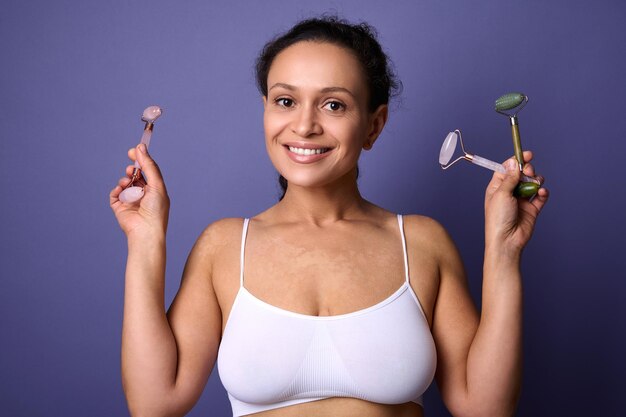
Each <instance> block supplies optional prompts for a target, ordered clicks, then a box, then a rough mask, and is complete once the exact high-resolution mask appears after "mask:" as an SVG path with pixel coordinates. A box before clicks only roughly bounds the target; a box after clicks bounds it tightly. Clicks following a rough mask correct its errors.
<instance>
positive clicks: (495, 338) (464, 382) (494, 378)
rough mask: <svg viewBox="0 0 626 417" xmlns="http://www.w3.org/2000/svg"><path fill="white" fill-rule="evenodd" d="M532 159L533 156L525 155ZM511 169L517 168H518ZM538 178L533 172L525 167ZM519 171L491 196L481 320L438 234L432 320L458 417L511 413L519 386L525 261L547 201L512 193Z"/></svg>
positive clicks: (497, 181) (543, 194) (443, 377)
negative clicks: (523, 257)
mask: <svg viewBox="0 0 626 417" xmlns="http://www.w3.org/2000/svg"><path fill="white" fill-rule="evenodd" d="M525 157H526V160H527V161H530V159H531V158H532V155H531V154H530V153H529V152H527V153H525ZM512 166H513V165H512ZM525 173H526V174H527V175H534V172H533V171H532V166H530V165H527V167H526V168H525ZM518 179H519V172H518V171H517V170H515V169H514V168H513V169H511V170H510V171H508V172H507V174H506V175H503V174H496V175H494V177H493V179H492V181H491V182H490V184H489V186H488V189H487V192H486V198H485V216H486V240H485V242H486V245H485V260H484V267H483V293H482V310H481V313H480V317H479V316H478V315H477V313H476V310H475V307H474V306H473V303H472V301H471V297H470V295H469V291H468V289H467V283H466V279H465V275H464V272H463V268H462V265H461V261H460V257H459V255H458V253H457V251H456V249H455V247H454V244H453V243H452V241H451V240H450V239H449V237H448V236H447V234H445V232H444V231H443V230H441V231H439V239H437V241H438V244H437V245H438V248H437V251H438V253H439V254H440V256H439V257H440V262H439V265H440V286H439V293H438V296H437V302H436V305H435V309H434V317H433V335H434V337H435V342H436V345H437V352H438V356H439V364H438V370H437V379H438V383H439V385H440V390H441V393H442V396H443V399H444V401H445V403H446V405H447V406H448V408H449V410H450V411H451V412H452V414H453V415H455V416H509V415H513V414H514V412H515V408H516V405H517V399H518V396H519V392H520V385H521V373H522V372H521V368H522V367H521V363H522V279H521V274H520V268H519V266H520V257H521V252H522V249H523V247H524V245H525V244H526V243H527V242H528V240H529V239H530V236H531V234H532V230H533V228H534V224H535V220H536V218H537V215H538V214H539V212H540V211H541V209H542V207H543V205H544V204H545V202H546V201H547V197H548V193H547V191H546V190H545V189H541V190H540V192H539V194H538V196H537V197H536V198H535V199H534V200H533V201H532V202H529V201H527V200H519V199H517V198H515V197H513V195H512V192H513V189H514V188H515V186H516V185H517V182H518Z"/></svg>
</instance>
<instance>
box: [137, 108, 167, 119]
mask: <svg viewBox="0 0 626 417" xmlns="http://www.w3.org/2000/svg"><path fill="white" fill-rule="evenodd" d="M161 113H163V112H162V111H161V108H160V107H159V106H150V107H146V109H145V110H144V111H143V115H142V116H141V120H143V121H144V122H148V123H154V121H155V120H156V119H158V118H159V117H160V116H161Z"/></svg>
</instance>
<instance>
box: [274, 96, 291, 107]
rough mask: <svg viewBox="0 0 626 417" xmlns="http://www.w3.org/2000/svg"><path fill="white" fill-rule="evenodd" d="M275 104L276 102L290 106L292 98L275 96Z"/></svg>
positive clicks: (283, 105) (282, 105)
mask: <svg viewBox="0 0 626 417" xmlns="http://www.w3.org/2000/svg"><path fill="white" fill-rule="evenodd" d="M276 104H278V105H279V106H281V107H287V108H288V107H292V106H293V100H292V99H290V98H284V97H282V98H277V99H276Z"/></svg>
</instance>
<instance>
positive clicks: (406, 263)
mask: <svg viewBox="0 0 626 417" xmlns="http://www.w3.org/2000/svg"><path fill="white" fill-rule="evenodd" d="M397 216H398V226H399V227H400V236H402V252H403V254H404V279H405V281H406V282H407V283H409V282H410V280H409V257H408V255H407V250H406V238H405V237H404V221H403V219H402V215H401V214H398V215H397Z"/></svg>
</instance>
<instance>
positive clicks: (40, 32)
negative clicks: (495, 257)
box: [0, 0, 626, 417]
mask: <svg viewBox="0 0 626 417" xmlns="http://www.w3.org/2000/svg"><path fill="white" fill-rule="evenodd" d="M325 12H330V13H337V14H338V15H339V16H341V17H345V18H347V19H348V20H350V21H353V22H357V21H361V20H365V21H368V22H370V23H371V24H372V25H374V26H375V27H376V28H377V30H378V32H379V35H380V40H381V42H382V44H383V45H384V47H385V49H386V51H387V52H388V54H389V55H390V57H391V58H392V60H393V62H394V65H395V69H396V71H397V73H398V74H399V76H400V78H401V80H402V81H403V84H404V91H403V92H402V95H401V96H400V97H399V98H398V99H397V100H396V101H394V103H393V104H392V112H391V114H390V119H389V123H388V125H387V127H386V128H385V130H384V132H383V134H382V136H381V138H380V139H379V141H378V142H377V143H376V146H374V149H373V150H372V151H370V152H367V153H365V154H364V156H363V158H362V160H361V178H360V185H361V189H362V192H363V195H364V196H365V197H366V198H367V199H369V200H371V201H373V202H376V203H377V204H379V205H381V206H383V207H386V208H388V209H389V210H392V211H395V212H399V213H405V214H409V213H419V214H424V215H428V216H431V217H434V218H435V219H437V220H438V221H439V222H441V223H442V224H443V225H444V226H445V227H446V228H447V229H448V231H449V232H450V234H451V235H452V237H453V239H454V240H455V241H456V243H457V245H458V246H459V249H460V251H461V254H462V256H463V259H464V262H465V265H466V269H467V274H468V279H469V282H470V286H471V290H472V294H473V296H474V297H475V299H476V300H477V301H478V300H479V297H480V285H481V279H482V277H481V267H482V255H483V243H484V237H483V225H484V220H483V195H484V188H485V185H486V184H487V182H488V181H489V178H490V173H489V172H488V171H486V170H484V169H482V168H479V167H476V166H473V165H471V164H468V163H465V162H461V163H460V164H459V165H458V166H455V167H453V168H451V169H450V170H449V171H442V170H441V168H440V167H439V165H438V162H437V157H438V154H439V147H440V145H441V142H442V140H443V138H444V137H445V136H446V134H447V133H448V132H449V131H451V130H454V129H456V128H460V129H461V130H462V131H463V137H464V139H465V143H466V146H467V148H468V150H469V151H471V152H474V153H476V154H478V155H481V156H485V157H487V158H490V159H493V160H497V161H502V160H504V159H506V158H507V157H509V156H510V155H512V153H513V147H512V145H511V135H510V128H509V123H508V120H507V119H506V118H505V117H504V116H501V115H498V114H496V113H495V112H494V110H493V107H494V100H495V99H496V98H497V97H499V96H500V95H502V94H504V93H507V92H510V91H521V92H524V93H526V94H527V95H528V96H529V97H530V102H529V104H528V105H527V106H526V108H525V109H524V110H523V111H522V112H521V113H520V115H519V120H520V131H521V136H522V143H523V146H524V148H526V149H532V150H533V151H534V152H535V155H536V159H535V165H536V167H537V171H538V172H539V173H541V174H543V175H544V176H545V177H546V178H547V183H546V186H547V187H548V188H549V189H550V190H551V192H552V198H551V201H550V203H549V204H548V206H547V207H546V209H545V211H544V212H543V213H542V215H541V218H540V219H539V223H538V226H537V229H536V231H535V236H534V237H533V240H532V241H531V242H530V245H529V246H528V248H527V249H526V251H525V253H524V258H523V272H524V285H525V295H524V296H525V301H524V303H525V312H524V331H525V338H524V349H525V356H524V385H523V392H522V397H521V401H520V407H519V415H520V416H560V415H568V416H587V415H597V416H615V415H618V414H619V413H620V412H621V411H623V407H622V404H621V403H618V400H619V397H620V396H622V395H623V394H624V392H626V385H625V382H624V381H625V379H624V377H623V376H624V374H625V373H626V367H625V360H624V352H625V351H626V343H625V340H626V336H625V329H626V325H625V324H626V323H625V321H626V320H625V308H624V304H625V301H626V300H625V298H626V297H625V296H626V282H625V281H626V261H625V259H626V254H625V253H624V252H625V251H626V240H625V237H624V233H625V232H626V228H625V221H624V214H625V213H626V211H625V208H624V206H625V203H626V198H625V197H624V193H625V190H626V187H625V185H626V184H625V182H626V181H625V179H624V178H625V177H624V174H623V172H624V171H623V169H624V168H623V159H624V155H625V154H626V146H625V144H624V141H625V140H626V137H625V134H624V121H625V120H626V116H625V112H624V109H625V106H624V100H625V98H626V82H625V77H624V76H625V74H626V55H625V54H624V51H625V49H624V48H625V45H626V29H625V28H626V25H625V24H624V22H625V21H626V3H624V2H623V1H617V0H615V1H608V0H601V1H572V0H569V1H566V0H560V1H517V2H503V1H498V0H489V1H472V2H469V1H393V2H392V1H367V2H365V1H345V2H339V1H323V0H320V1H317V2H315V3H314V4H313V3H312V2H305V1H263V2H260V1H259V2H255V1H248V2H242V1H224V2H218V1H185V2H174V1H161V0H152V1H106V2H105V1H70V0H65V1H60V0H59V1H24V0H2V3H1V4H0V158H1V165H0V185H1V188H2V205H1V206H0V207H1V208H0V210H1V212H0V214H1V215H0V226H1V230H0V244H1V248H0V261H1V262H0V274H1V280H0V326H1V327H0V330H1V338H0V349H1V352H0V410H1V411H0V414H2V415H4V416H29V417H31V416H93V417H95V416H123V415H127V414H128V412H127V410H126V405H125V400H124V395H123V391H122V386H121V378H120V342H121V340H120V339H121V325H122V312H123V295H124V294H123V285H124V267H125V258H126V241H125V238H124V236H123V233H122V232H121V231H120V229H119V227H118V225H117V222H116V221H115V218H114V216H113V214H112V212H111V210H110V208H109V205H108V193H109V191H110V189H111V188H112V187H113V186H114V185H115V184H116V182H117V180H118V179H119V178H120V177H121V176H122V175H123V170H124V167H125V166H126V165H127V163H128V160H127V158H126V151H127V149H128V148H130V147H132V146H134V145H136V144H137V142H138V141H139V138H140V135H141V131H142V128H143V123H142V122H141V121H140V116H141V112H142V111H143V109H144V108H145V107H147V106H148V105H152V104H158V105H160V106H162V107H163V108H164V115H163V117H162V118H161V119H159V121H158V122H157V124H156V126H155V130H154V136H153V141H152V146H151V153H152V155H153V156H154V157H155V159H156V160H157V161H158V162H159V164H160V166H161V168H162V170H163V173H164V175H165V179H166V182H167V185H168V189H169V193H170V196H171V200H172V204H171V217H170V226H169V234H168V237H167V238H168V241H167V244H168V259H167V283H166V303H167V306H169V304H170V302H171V300H172V299H173V297H174V294H175V292H176V290H177V289H178V286H179V283H180V276H181V273H182V269H183V265H184V262H185V260H186V256H187V254H188V253H189V250H190V249H191V246H192V245H193V242H194V241H195V239H196V237H197V236H198V234H199V233H200V232H201V230H202V229H203V228H204V227H205V226H207V225H208V224H209V223H211V222H213V221H215V220H217V219H219V218H222V217H233V216H238V217H243V216H253V215H255V214H256V213H258V212H260V211H262V210H264V209H265V208H266V207H268V206H270V205H271V204H273V203H274V202H275V201H276V199H277V197H278V186H277V183H276V173H275V172H274V170H273V168H272V165H271V163H270V162H269V159H268V158H267V156H266V153H265V147H264V138H263V125H262V105H261V98H260V96H259V93H258V92H257V90H256V87H255V84H254V72H253V64H254V60H255V58H256V55H257V53H258V52H259V50H260V48H261V47H262V46H263V44H264V43H265V42H266V41H267V40H269V39H270V38H272V37H273V36H274V35H276V34H277V33H279V32H282V31H284V30H286V29H287V28H289V27H290V26H291V25H293V24H294V23H295V22H296V21H297V20H299V19H301V18H305V17H311V16H314V15H318V14H320V13H325ZM413 279H419V277H413ZM425 408H426V415H428V416H447V415H448V413H447V412H446V411H445V409H444V408H443V406H442V405H441V400H440V399H439V395H438V393H437V389H436V386H435V384H433V386H432V388H431V389H430V390H429V391H428V393H427V395H426V404H425ZM230 413H231V411H230V405H229V403H228V399H227V397H226V392H225V391H224V389H223V387H222V385H221V383H220V381H219V378H218V373H217V368H214V370H213V373H212V375H211V378H210V380H209V382H208V385H207V387H206V389H205V390H204V393H203V395H202V398H201V399H200V401H199V403H198V404H197V406H196V408H195V409H194V410H193V411H192V412H191V413H190V414H189V415H190V416H228V415H229V414H230Z"/></svg>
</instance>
